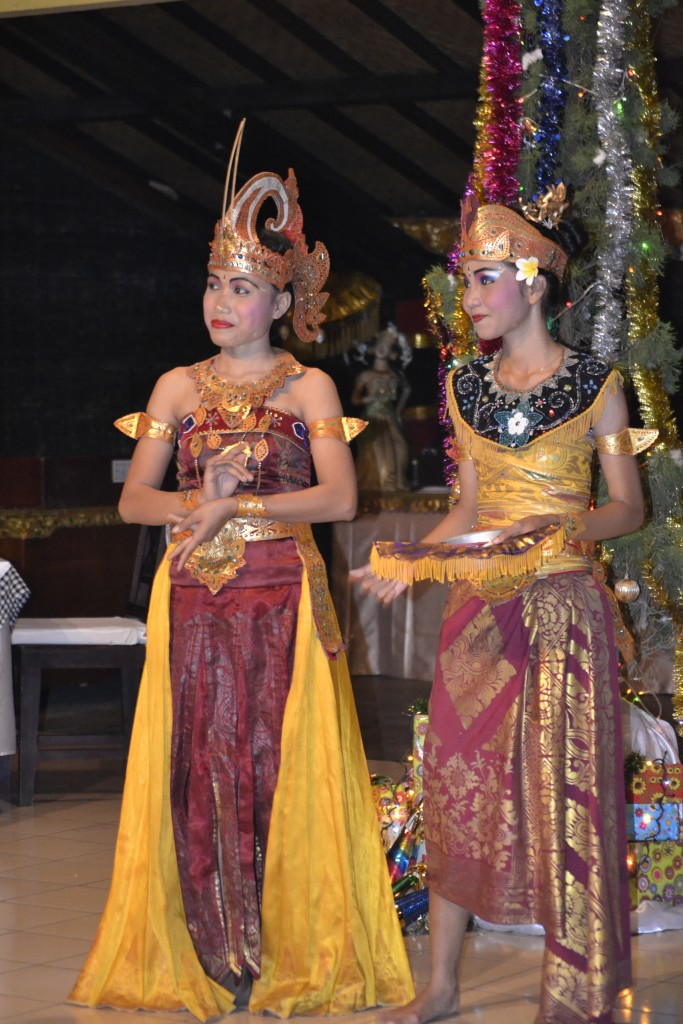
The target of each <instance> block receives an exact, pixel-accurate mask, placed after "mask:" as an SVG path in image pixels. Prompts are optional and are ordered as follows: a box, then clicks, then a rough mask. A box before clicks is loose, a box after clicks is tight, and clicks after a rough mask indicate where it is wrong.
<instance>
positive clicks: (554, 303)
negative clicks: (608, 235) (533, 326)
mask: <svg viewBox="0 0 683 1024" xmlns="http://www.w3.org/2000/svg"><path fill="white" fill-rule="evenodd" d="M534 227H535V228H536V230H537V231H538V233H539V234H541V235H543V237H544V238H547V239H549V240H550V241H551V242H555V244H556V245H559V247H560V248H561V249H562V250H563V252H565V253H566V254H567V256H568V257H569V259H570V260H571V259H573V258H574V257H575V256H578V255H579V253H581V252H582V250H583V249H584V248H585V247H586V244H587V243H588V233H587V231H586V229H585V228H584V226H583V224H581V222H580V221H578V220H576V219H575V218H572V217H568V218H567V219H566V220H562V221H560V223H559V224H558V225H557V227H556V228H548V227H546V226H545V224H534ZM539 274H540V275H541V276H542V277H544V278H545V279H546V281H547V285H546V289H545V294H544V295H543V301H542V303H541V309H542V310H543V313H544V314H545V316H549V317H556V316H557V314H558V313H559V312H560V311H561V309H562V308H563V306H564V303H565V300H566V298H567V290H566V284H565V283H564V282H562V281H560V280H559V278H558V277H556V276H555V274H552V273H550V271H548V270H539Z"/></svg>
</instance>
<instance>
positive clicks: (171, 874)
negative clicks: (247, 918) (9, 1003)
mask: <svg viewBox="0 0 683 1024" xmlns="http://www.w3.org/2000/svg"><path fill="white" fill-rule="evenodd" d="M168 567H169V562H168V560H167V559H164V560H163V562H162V563H161V565H160V567H159V570H158V572H157V576H156V579H155V582H154V587H153V591H152V599H151V602H150V612H149V617H148V627H149V629H148V634H149V640H148V645H147V660H146V664H145V671H144V673H143V679H142V683H141V687H140V695H139V698H138V706H137V712H136V719H135V726H134V730H133V737H132V740H131V748H130V754H129V760H128V771H127V775H126V785H125V789H124V797H123V806H122V811H121V823H120V827H119V837H118V841H117V847H116V859H115V863H114V875H113V880H112V886H111V890H110V893H109V898H108V901H107V905H106V907H105V911H104V914H103V917H102V920H101V922H100V926H99V928H98V931H97V935H96V938H95V942H94V945H93V947H92V949H91V951H90V954H89V956H88V959H87V961H86V964H85V966H84V968H83V970H82V972H81V974H80V976H79V978H78V981H77V983H76V985H75V987H74V989H73V991H72V992H71V994H70V997H69V998H70V1000H71V1001H72V1002H75V1003H80V1004H85V1005H88V1006H101V1005H108V1006H116V1007H118V1008H122V1009H142V1008H144V1009H151V1010H173V1009H183V1008H186V1009H188V1010H189V1011H190V1012H191V1013H192V1014H193V1015H194V1016H195V1017H196V1018H198V1019H199V1020H200V1021H205V1020H208V1019H209V1018H212V1017H217V1016H220V1015H222V1014H226V1013H229V1012H230V1011H231V1009H232V1008H233V997H232V995H231V994H230V993H229V992H227V991H226V990H225V989H224V988H222V987H221V986H220V985H218V984H217V983H216V982H214V981H212V980H211V979H210V978H209V977H208V976H207V975H206V974H205V973H204V971H203V969H202V967H201V964H200V963H199V960H198V959H197V955H196V953H195V950H194V947H193V945H192V941H191V939H190V935H189V933H188V930H187V925H186V921H185V913H184V910H183V904H182V898H181V892H180V882H179V877H178V866H177V861H176V854H175V847H174V843H173V831H172V825H171V812H170V800H169V789H170V782H169V772H170V742H171V718H172V708H171V684H170V666H169V653H168V652H169V595H170V583H169V568H168ZM262 930H263V937H262V960H261V977H260V979H259V980H258V981H257V982H256V983H255V986H254V990H253V993H252V998H251V1003H250V1007H249V1009H250V1010H251V1011H252V1012H266V1011H268V1012H271V1013H274V1014H277V1015H279V1016H283V1017H285V1016H289V1015H292V1014H302V1013H309V1014H313V1013H316V1014H327V1013H351V1012H352V1011H354V1010H358V1009H361V1008H366V1007H371V1006H374V1005H376V1004H380V1003H384V1004H389V1005H394V1004H400V1003H405V1002H407V1001H409V1000H410V999H411V998H412V996H413V994H414V990H413V984H412V980H411V976H410V968H409V965H408V960H407V957H406V952H405V948H404V945H403V939H402V936H401V929H400V925H399V922H398V917H397V914H396V911H395V908H394V904H393V897H392V894H391V887H390V883H389V876H388V873H387V868H386V858H385V856H384V850H383V847H382V842H381V839H380V835H379V830H378V827H377V820H376V817H375V812H374V808H373V803H372V796H371V792H370V780H369V776H368V771H367V764H366V760H365V755H364V752H363V746H362V742H361V737H360V730H359V727H358V720H357V717H356V711H355V706H354V703H353V695H352V690H351V681H350V678H349V674H348V669H347V666H346V659H345V657H344V655H343V654H341V655H340V656H339V657H337V658H336V659H330V658H328V657H327V655H326V653H325V650H324V648H323V646H322V644H321V642H320V640H319V639H318V636H317V633H316V627H315V621H314V618H313V613H312V608H311V598H310V589H309V584H308V576H307V573H306V571H304V575H303V581H302V594H301V601H300V605H299V611H298V627H297V638H296V652H295V659H294V669H293V677H292V685H291V689H290V693H289V696H288V699H287V705H286V709H285V717H284V723H283V733H282V753H281V761H280V772H279V775H278V783H277V787H276V792H275V799H274V804H273V812H272V817H271V827H270V833H269V836H268V851H267V856H266V866H265V880H264V896H263V908H262Z"/></svg>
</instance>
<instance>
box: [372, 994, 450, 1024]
mask: <svg viewBox="0 0 683 1024" xmlns="http://www.w3.org/2000/svg"><path fill="white" fill-rule="evenodd" d="M459 1010H460V991H459V989H458V988H452V989H450V988H449V989H443V990H439V991H436V990H435V991H432V990H431V989H430V988H429V987H427V988H426V989H425V990H424V992H420V994H419V996H417V997H416V998H415V999H413V1001H412V1002H410V1003H407V1004H406V1005H405V1006H396V1007H393V1008H391V1009H387V1010H380V1011H379V1013H378V1014H377V1024H427V1022H428V1021H432V1020H441V1019H442V1018H444V1017H454V1016H455V1015H456V1014H457V1013H458V1011H459Z"/></svg>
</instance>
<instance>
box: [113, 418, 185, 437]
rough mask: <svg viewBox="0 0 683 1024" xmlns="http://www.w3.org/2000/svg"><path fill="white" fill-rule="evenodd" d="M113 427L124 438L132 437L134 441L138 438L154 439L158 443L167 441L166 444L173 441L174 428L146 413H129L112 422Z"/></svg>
mask: <svg viewBox="0 0 683 1024" xmlns="http://www.w3.org/2000/svg"><path fill="white" fill-rule="evenodd" d="M114 426H115V427H117V428H118V429H119V430H120V431H121V433H122V434H125V435H126V437H132V438H133V439H134V440H136V441H137V439H138V438H139V437H155V438H157V439H158V440H159V441H167V442H168V444H173V442H174V441H175V434H176V428H175V427H173V426H171V424H170V423H164V421H163V420H155V419H154V417H153V416H149V415H148V414H147V413H146V412H131V413H129V414H128V415H127V416H122V417H121V418H120V419H118V420H114Z"/></svg>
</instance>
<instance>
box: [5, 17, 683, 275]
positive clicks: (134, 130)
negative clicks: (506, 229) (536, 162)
mask: <svg viewBox="0 0 683 1024" xmlns="http://www.w3.org/2000/svg"><path fill="white" fill-rule="evenodd" d="M43 2H45V0H43ZM71 2H72V3H73V2H74V0H71ZM17 3H19V6H20V7H21V0H15V2H14V4H13V2H12V0H0V14H1V15H2V16H1V17H0V90H1V91H0V123H1V126H2V131H3V136H4V138H5V144H11V141H12V139H13V138H14V139H17V140H19V141H20V142H21V143H22V144H24V145H29V146H31V147H34V148H36V149H38V150H39V151H40V152H41V153H42V154H44V156H45V157H46V158H47V159H49V160H58V161H60V162H61V163H62V164H65V165H67V166H68V167H69V168H70V169H71V170H72V171H73V173H74V174H75V175H85V176H86V177H87V178H88V179H90V180H91V181H96V182H98V183H99V185H100V187H101V188H102V189H104V190H107V191H108V192H110V193H115V194H116V195H117V196H119V197H120V198H122V199H123V200H125V202H126V203H128V204H130V205H131V206H133V207H136V208H137V209H139V210H142V211H144V213H145V214H146V215H148V216H152V217H155V218H158V219H160V220H162V221H164V222H165V223H166V224H169V225H173V228H174V230H176V231H177V232H178V233H179V234H181V235H186V236H188V237H191V238H193V239H194V238H200V239H202V240H205V239H206V238H207V236H208V234H209V233H210V230H211V227H212V224H213V221H214V220H215V218H216V216H217V214H218V207H219V203H220V196H221V193H222V183H223V176H224V172H225V163H226V160H227V155H228V151H229V148H230V144H231V142H232V138H233V135H234V131H235V128H236V125H237V123H238V121H239V119H240V118H241V117H242V116H247V118H248V122H247V132H246V135H245V142H244V146H243V149H242V159H241V166H240V173H241V177H242V178H246V177H248V176H250V175H251V174H253V173H255V172H256V171H259V170H265V169H268V170H274V171H277V172H279V173H280V174H285V173H286V171H287V168H288V166H290V165H291V166H292V167H294V169H295V171H296V174H297V177H298V179H299V186H300V191H301V201H302V207H303V209H304V214H305V218H306V231H307V235H308V237H309V241H313V240H314V239H315V238H322V239H323V240H324V241H325V242H326V243H327V244H328V247H329V248H330V252H331V255H332V260H333V265H334V266H335V267H336V268H337V269H354V270H360V271H363V272H365V273H368V274H370V275H372V276H373V277H375V278H376V279H377V280H379V281H380V282H381V283H382V284H383V285H384V286H385V287H387V286H388V285H389V284H390V283H391V288H390V290H391V291H392V292H394V293H396V292H397V291H400V290H401V289H409V290H410V293H411V294H415V293H416V291H417V290H419V281H420V279H421V276H422V274H423V272H424V270H425V269H426V267H428V266H429V265H430V264H431V263H432V262H433V261H434V256H433V255H432V254H430V253H429V252H428V251H427V250H426V249H425V248H424V247H423V246H422V245H421V244H420V243H419V242H418V241H416V240H415V239H414V238H411V237H408V235H407V234H405V233H404V232H403V231H402V230H400V229H399V228H398V227H396V226H395V223H394V222H395V221H396V220H398V219H400V218H422V217H424V218H431V217H449V216H452V215H453V214H454V211H455V208H456V204H457V201H458V199H459V195H460V193H461V190H462V187H463V184H464V182H465V180H466V177H467V174H468V172H469V169H470V166H471V160H472V144H473V141H474V130H473V127H472V119H473V115H474V111H475V103H476V97H477V87H478V68H479V61H480V57H481V43H482V32H481V22H480V16H479V5H478V2H477V0H176V2H173V0H171V2H166V3H146V4H142V5H130V6H128V5H123V6H120V5H117V4H114V6H111V7H104V8H102V7H100V8H99V9H96V10H91V9H84V10H83V9H81V10H71V11H69V12H67V13H39V14H34V15H32V16H30V17H26V16H24V17H21V16H17V15H16V14H14V15H13V14H12V11H13V10H14V11H16V9H17ZM26 6H28V7H30V6H31V5H30V4H28V5H27V4H26V0H24V9H25V8H26ZM3 12H4V13H3ZM665 17H666V18H667V19H668V22H667V26H666V31H664V32H662V31H659V32H658V34H657V37H656V38H657V46H658V48H659V51H660V60H659V72H660V80H661V83H662V87H663V91H664V93H665V94H666V95H668V96H669V98H670V99H672V101H673V103H674V105H675V106H678V107H679V109H682V108H683V101H682V100H681V96H683V28H682V21H681V17H680V16H679V12H677V11H674V12H668V13H667V15H666V16H665ZM678 140H679V137H677V139H676V140H675V144H674V155H679V154H678V153H677V149H680V145H679V141H678Z"/></svg>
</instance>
